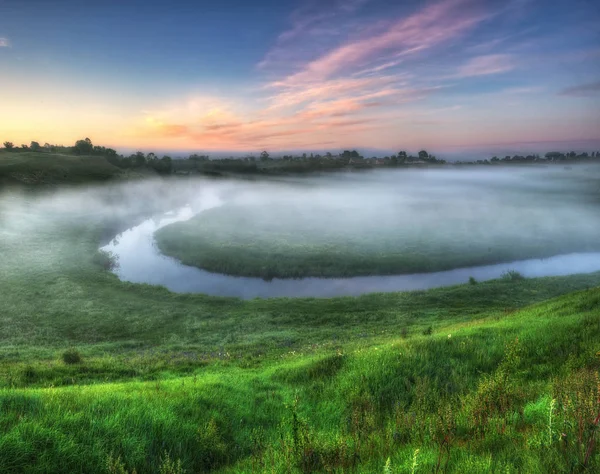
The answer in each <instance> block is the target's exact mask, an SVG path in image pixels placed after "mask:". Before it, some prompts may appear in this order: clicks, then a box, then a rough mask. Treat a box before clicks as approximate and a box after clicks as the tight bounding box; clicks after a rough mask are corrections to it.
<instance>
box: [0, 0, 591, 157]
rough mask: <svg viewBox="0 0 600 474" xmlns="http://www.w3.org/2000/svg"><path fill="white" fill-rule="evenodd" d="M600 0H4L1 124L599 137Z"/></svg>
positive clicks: (405, 139) (215, 138) (377, 135)
mask: <svg viewBox="0 0 600 474" xmlns="http://www.w3.org/2000/svg"><path fill="white" fill-rule="evenodd" d="M599 24H600V2H598V1H597V0H552V1H550V0H432V1H423V0H421V1H414V0H407V1H401V0H252V1H250V0H210V1H209V0H193V1H192V0H189V1H184V0H180V1H178V0H172V1H154V0H143V1H141V0H130V1H126V0H119V1H116V0H103V1H96V0H87V1H85V2H82V1H80V0H54V1H47V0H0V141H5V140H9V141H12V142H14V143H16V144H21V143H29V142H30V141H31V140H36V141H39V142H40V143H42V144H43V143H46V142H48V143H55V144H65V145H70V144H73V143H74V142H75V140H77V139H80V138H84V137H89V138H91V139H92V141H93V142H94V143H95V144H102V145H106V146H112V147H115V148H117V149H119V150H123V149H141V150H147V151H150V150H173V151H177V150H187V151H198V152H218V151H228V152H229V151H231V152H256V151H260V150H263V149H264V150H268V151H274V152H276V151H281V150H307V151H308V150H323V151H325V150H339V149H352V148H356V149H365V148H368V149H379V150H396V151H397V150H401V149H407V150H418V149H421V148H426V149H428V150H434V151H439V152H443V151H444V150H446V151H448V150H452V149H456V148H457V147H459V148H460V147H502V146H518V144H527V143H541V144H547V147H546V148H547V149H555V148H556V149H561V148H562V147H561V143H567V142H568V143H569V144H573V143H576V144H577V143H579V144H582V146H583V148H585V144H593V146H596V144H600V28H599Z"/></svg>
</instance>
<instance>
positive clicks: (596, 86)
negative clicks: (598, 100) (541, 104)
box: [558, 81, 600, 97]
mask: <svg viewBox="0 0 600 474" xmlns="http://www.w3.org/2000/svg"><path fill="white" fill-rule="evenodd" d="M595 94H600V81H597V82H591V83H588V84H581V85H578V86H573V87H567V88H566V89H563V90H561V91H560V92H559V93H558V95H568V96H575V97H582V96H591V95H595Z"/></svg>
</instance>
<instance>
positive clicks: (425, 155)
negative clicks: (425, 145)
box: [419, 150, 429, 161]
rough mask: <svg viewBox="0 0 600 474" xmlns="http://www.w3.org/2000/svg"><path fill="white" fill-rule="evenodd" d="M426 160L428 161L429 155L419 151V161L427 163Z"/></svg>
mask: <svg viewBox="0 0 600 474" xmlns="http://www.w3.org/2000/svg"><path fill="white" fill-rule="evenodd" d="M428 159H429V153H427V152H426V151H425V150H421V151H420V152H419V160H424V161H427V160H428Z"/></svg>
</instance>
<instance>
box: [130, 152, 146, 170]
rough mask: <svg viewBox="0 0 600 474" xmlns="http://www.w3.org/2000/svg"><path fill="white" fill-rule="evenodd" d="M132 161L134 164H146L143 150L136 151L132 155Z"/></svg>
mask: <svg viewBox="0 0 600 474" xmlns="http://www.w3.org/2000/svg"><path fill="white" fill-rule="evenodd" d="M133 161H134V163H135V166H144V165H145V164H146V155H144V153H143V152H141V151H138V152H137V153H136V154H135V155H134V157H133Z"/></svg>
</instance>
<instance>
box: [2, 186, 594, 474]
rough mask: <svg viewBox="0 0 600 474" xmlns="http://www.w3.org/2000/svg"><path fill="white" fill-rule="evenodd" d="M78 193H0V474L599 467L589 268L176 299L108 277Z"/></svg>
mask: <svg viewBox="0 0 600 474" xmlns="http://www.w3.org/2000/svg"><path fill="white" fill-rule="evenodd" d="M153 186H154V185H153ZM151 189H154V193H155V194H161V193H162V192H163V191H162V190H161V189H162V188H159V187H158V186H156V187H154V188H151ZM59 194H60V193H59ZM107 195H108V196H109V197H110V199H112V200H116V201H119V199H120V198H118V195H117V194H116V193H115V192H114V191H113V190H111V191H110V192H108V193H107ZM132 195H133V196H134V197H133V198H132V199H135V200H137V199H138V196H140V195H142V196H146V197H147V196H151V195H152V193H151V192H145V193H141V192H140V190H139V189H137V188H136V190H135V192H132ZM161 195H162V194H161ZM165 199H166V198H165ZM88 200H89V196H87V195H83V194H82V195H79V194H69V195H68V196H66V197H61V196H60V195H55V194H52V193H48V194H37V193H33V194H31V193H25V194H18V195H13V194H4V195H1V196H0V221H1V222H2V226H0V255H1V258H2V261H1V266H0V270H1V271H0V295H1V297H0V473H11V474H12V473H54V472H81V473H87V472H90V473H96V472H105V473H110V474H125V473H130V474H131V473H133V472H136V473H138V474H139V473H161V474H167V473H170V474H175V473H182V472H186V473H197V472H223V473H225V472H231V473H245V472H248V473H250V472H273V473H281V472H284V473H285V472H289V473H311V472H352V473H371V472H373V473H429V472H448V473H464V472H473V473H488V472H489V473H496V472H503V473H522V472H533V473H547V472H565V473H568V472H597V471H598V470H599V469H600V449H599V447H598V443H599V442H600V439H599V427H598V416H599V410H600V398H599V397H600V393H599V390H600V385H599V380H598V372H599V370H600V273H595V274H587V275H573V276H568V277H554V278H540V279H520V278H515V277H513V278H510V277H506V278H503V279H499V280H494V281H490V282H485V283H483V282H482V283H477V282H473V283H472V284H467V285H460V286H455V287H449V288H440V289H434V290H429V291H416V292H410V293H389V294H370V295H364V296H361V297H356V298H331V299H316V298H301V299H268V300H260V299H255V300H250V301H242V300H238V299H233V298H218V297H210V296H205V295H191V294H175V293H171V292H169V291H167V290H166V289H164V288H160V287H153V286H149V285H138V284H130V283H124V282H121V281H119V280H118V278H117V277H116V276H115V275H114V274H112V273H111V272H109V271H107V270H106V269H105V268H104V267H103V265H102V264H101V263H102V260H101V259H98V254H97V251H96V250H97V248H98V247H99V246H100V245H101V242H102V241H103V239H105V238H106V237H107V236H110V235H114V233H116V231H114V233H113V234H111V233H110V232H108V231H107V229H113V230H114V229H118V228H120V227H122V226H123V217H124V216H123V215H121V214H117V213H115V212H112V211H111V212H108V211H106V210H102V209H100V208H97V207H94V206H92V205H90V204H89V201H88ZM118 204H119V206H120V207H127V206H121V204H123V203H122V202H118ZM103 209H104V208H103ZM129 218H130V219H133V217H131V216H129Z"/></svg>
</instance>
